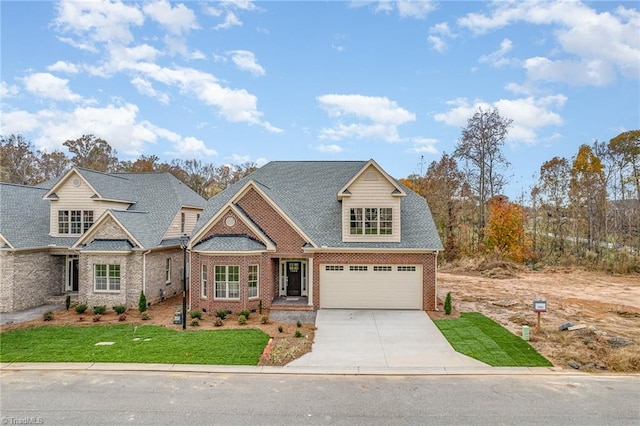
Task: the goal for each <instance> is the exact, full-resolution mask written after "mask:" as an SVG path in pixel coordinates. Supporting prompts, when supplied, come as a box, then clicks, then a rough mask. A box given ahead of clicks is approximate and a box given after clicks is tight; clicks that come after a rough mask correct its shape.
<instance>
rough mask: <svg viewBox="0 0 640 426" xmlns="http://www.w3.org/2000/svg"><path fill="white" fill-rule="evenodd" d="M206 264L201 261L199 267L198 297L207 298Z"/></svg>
mask: <svg viewBox="0 0 640 426" xmlns="http://www.w3.org/2000/svg"><path fill="white" fill-rule="evenodd" d="M208 278H209V277H208V270H207V264H206V263H203V264H202V265H201V267H200V297H202V298H203V299H206V298H207V281H208Z"/></svg>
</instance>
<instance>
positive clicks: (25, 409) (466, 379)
mask: <svg viewBox="0 0 640 426" xmlns="http://www.w3.org/2000/svg"><path fill="white" fill-rule="evenodd" d="M1 374H2V375H1V379H0V403H1V405H0V409H1V413H0V417H1V419H0V420H1V422H2V424H43V425H86V424H92V425H103V424H104V425H107V424H109V425H114V424H125V423H127V424H141V425H147V424H148V425H151V424H153V425H164V424H167V425H168V424H203V425H204V424H207V425H217V424H220V425H230V424H233V425H304V424H310V425H316V424H317V425H320V424H332V425H334V424H335V425H378V424H380V425H382V424H384V425H395V424H398V425H399V424H403V425H404V424H420V425H426V424H437V425H445V424H456V425H481V424H482V425H484V424H506V425H523V424H527V425H531V424H544V425H581V426H584V425H605V424H616V425H638V424H640V377H639V376H591V375H566V374H557V375H539V376H538V375H527V376H516V375H509V376H501V375H479V376H439V375H432V376H365V375H360V376H340V375H330V376H325V375H292V374H289V375H277V374H274V375H270V374H237V373H233V374H225V373H185V372H122V371H114V372H109V371H105V372H98V371H52V370H49V371H37V370H33V371H30V370H15V371H13V370H3V371H2V373H1Z"/></svg>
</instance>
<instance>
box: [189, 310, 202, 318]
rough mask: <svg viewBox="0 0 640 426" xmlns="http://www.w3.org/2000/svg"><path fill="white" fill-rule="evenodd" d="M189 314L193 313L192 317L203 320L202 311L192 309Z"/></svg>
mask: <svg viewBox="0 0 640 426" xmlns="http://www.w3.org/2000/svg"><path fill="white" fill-rule="evenodd" d="M189 315H191V318H197V319H199V320H202V312H200V311H191V312H189Z"/></svg>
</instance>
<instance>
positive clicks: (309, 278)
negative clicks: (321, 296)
mask: <svg viewBox="0 0 640 426" xmlns="http://www.w3.org/2000/svg"><path fill="white" fill-rule="evenodd" d="M307 304H308V305H309V306H313V258H312V257H310V258H309V264H308V265H307Z"/></svg>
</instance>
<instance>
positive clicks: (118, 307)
mask: <svg viewBox="0 0 640 426" xmlns="http://www.w3.org/2000/svg"><path fill="white" fill-rule="evenodd" d="M113 310H114V311H115V312H116V314H118V315H121V314H124V312H125V311H126V310H127V307H126V306H125V305H116V306H114V307H113Z"/></svg>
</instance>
